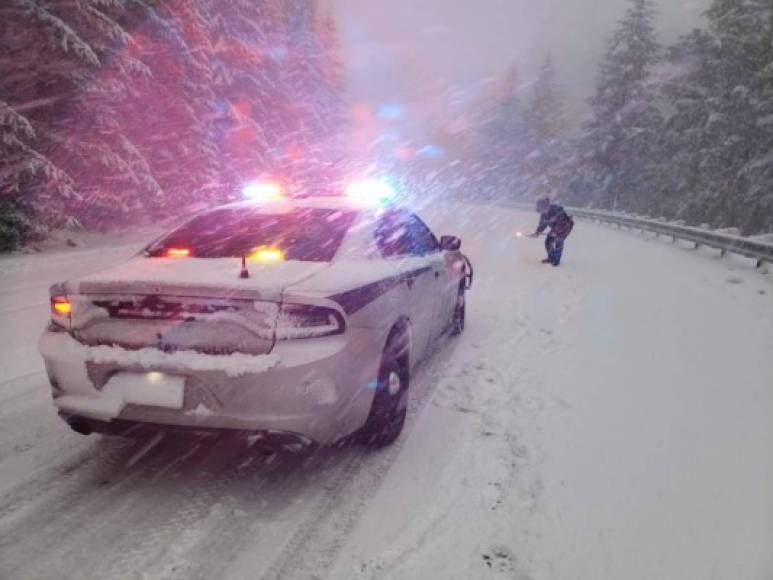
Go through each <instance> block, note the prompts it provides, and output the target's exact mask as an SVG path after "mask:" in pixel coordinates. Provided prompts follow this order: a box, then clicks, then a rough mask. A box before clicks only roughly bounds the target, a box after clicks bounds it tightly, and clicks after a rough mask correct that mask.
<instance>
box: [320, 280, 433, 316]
mask: <svg viewBox="0 0 773 580" xmlns="http://www.w3.org/2000/svg"><path fill="white" fill-rule="evenodd" d="M431 271H432V268H419V269H418V270H414V271H412V272H406V273H404V274H399V275H397V276H391V277H389V278H384V279H383V280H379V281H378V282H371V283H370V284H365V285H364V286H359V287H357V288H354V289H353V290H348V291H347V292H342V293H340V294H335V295H333V296H330V297H329V298H330V300H332V301H333V302H336V303H338V304H340V305H341V308H343V309H344V312H346V314H347V315H351V314H354V313H355V312H357V311H359V310H362V309H363V308H365V307H366V306H367V305H368V304H370V303H371V302H373V301H374V300H376V299H377V298H379V297H380V296H383V295H384V294H386V293H387V292H389V291H390V290H392V289H394V288H396V287H397V286H399V285H400V284H402V283H403V282H406V281H408V280H415V279H416V278H418V277H419V276H422V275H424V274H426V273H427V272H431Z"/></svg>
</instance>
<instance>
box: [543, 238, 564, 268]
mask: <svg viewBox="0 0 773 580" xmlns="http://www.w3.org/2000/svg"><path fill="white" fill-rule="evenodd" d="M565 239H566V238H561V237H558V236H557V235H555V234H548V237H547V239H545V249H546V250H547V252H548V260H550V263H551V264H553V265H554V266H558V265H559V264H560V263H561V256H562V255H563V253H564V240H565Z"/></svg>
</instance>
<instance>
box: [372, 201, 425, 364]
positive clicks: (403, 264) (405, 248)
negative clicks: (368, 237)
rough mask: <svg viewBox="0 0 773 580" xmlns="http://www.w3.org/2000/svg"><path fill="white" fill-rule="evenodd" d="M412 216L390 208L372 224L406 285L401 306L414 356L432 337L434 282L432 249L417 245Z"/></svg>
mask: <svg viewBox="0 0 773 580" xmlns="http://www.w3.org/2000/svg"><path fill="white" fill-rule="evenodd" d="M416 220H417V218H416V217H415V216H413V215H412V214H410V213H408V212H405V211H401V210H391V211H388V212H385V213H384V214H383V215H382V216H381V218H380V219H379V222H378V224H377V227H376V241H377V243H378V246H379V249H380V251H381V254H382V256H383V257H384V258H385V259H387V260H395V261H396V262H397V263H399V265H400V275H401V277H402V283H403V284H405V286H406V289H407V294H406V301H405V304H403V305H401V307H402V308H403V310H404V312H405V313H406V314H407V316H408V317H409V318H410V320H411V337H412V344H413V353H414V357H413V358H414V360H418V359H421V358H423V357H424V355H425V353H426V351H427V347H428V345H429V342H430V340H431V339H432V338H434V336H433V335H434V331H435V321H436V316H437V313H436V304H435V298H436V294H437V284H438V277H436V275H435V273H436V270H435V266H436V265H437V264H436V260H435V259H433V258H434V256H432V252H428V251H427V250H428V248H426V247H425V246H422V245H421V240H420V239H419V238H418V237H417V235H416V230H417V227H418V225H419V224H420V222H419V224H417V221H416ZM421 225H423V224H421ZM425 227H426V226H425ZM435 244H437V242H435ZM434 253H435V254H437V253H438V252H434Z"/></svg>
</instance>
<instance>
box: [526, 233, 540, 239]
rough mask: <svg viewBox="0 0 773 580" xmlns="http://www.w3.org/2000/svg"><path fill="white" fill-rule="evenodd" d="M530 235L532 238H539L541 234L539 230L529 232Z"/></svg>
mask: <svg viewBox="0 0 773 580" xmlns="http://www.w3.org/2000/svg"><path fill="white" fill-rule="evenodd" d="M528 237H530V238H538V237H539V234H538V233H537V232H534V233H533V234H529V236H528Z"/></svg>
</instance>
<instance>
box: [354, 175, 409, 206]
mask: <svg viewBox="0 0 773 580" xmlns="http://www.w3.org/2000/svg"><path fill="white" fill-rule="evenodd" d="M346 196H347V197H348V198H350V199H351V200H353V201H356V202H359V203H373V204H378V203H387V202H390V201H393V200H394V199H395V198H396V197H397V191H396V190H395V188H394V187H393V186H392V185H391V184H389V183H387V182H386V181H382V180H378V179H366V180H364V181H356V182H354V183H351V184H349V185H348V186H347V187H346Z"/></svg>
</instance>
